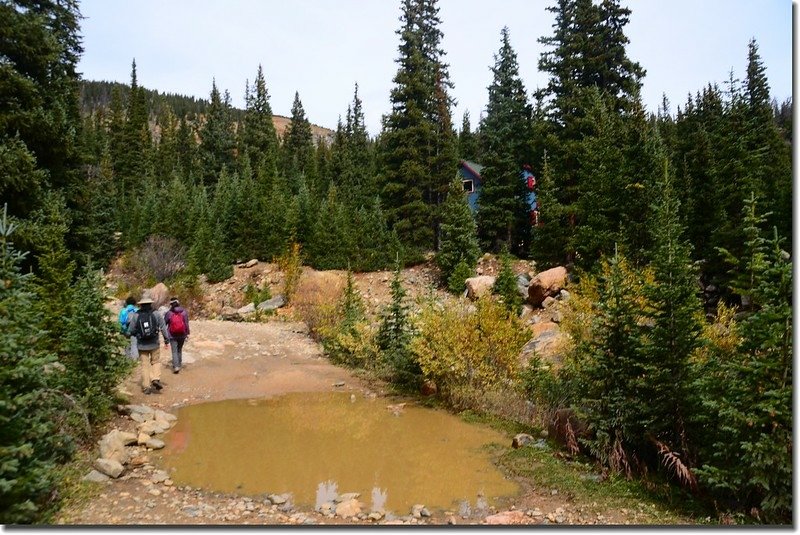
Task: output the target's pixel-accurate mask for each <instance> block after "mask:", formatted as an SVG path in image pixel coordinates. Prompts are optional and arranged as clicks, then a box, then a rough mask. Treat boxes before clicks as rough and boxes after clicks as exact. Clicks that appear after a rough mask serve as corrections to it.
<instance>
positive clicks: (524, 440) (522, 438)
mask: <svg viewBox="0 0 800 535" xmlns="http://www.w3.org/2000/svg"><path fill="white" fill-rule="evenodd" d="M531 442H533V436H531V435H529V434H527V433H519V434H517V435H516V436H515V437H514V440H512V441H511V447H512V448H514V449H518V448H521V447H523V446H526V445H528V444H530V443H531Z"/></svg>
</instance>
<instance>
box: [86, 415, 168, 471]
mask: <svg viewBox="0 0 800 535" xmlns="http://www.w3.org/2000/svg"><path fill="white" fill-rule="evenodd" d="M118 409H119V411H120V412H121V413H123V414H125V415H127V416H128V417H129V418H130V419H131V420H132V421H133V422H135V424H136V427H135V431H136V432H135V433H130V432H125V431H120V430H119V429H113V430H111V431H109V432H108V433H106V434H105V435H104V436H103V438H101V439H100V440H99V441H98V446H99V449H100V457H98V458H97V459H96V460H95V461H94V463H93V464H92V466H93V467H94V470H92V471H91V472H90V473H89V474H87V475H86V476H85V477H84V478H83V479H84V480H86V481H94V482H98V483H99V482H104V481H108V480H109V479H117V478H119V477H120V476H122V474H124V473H125V470H126V466H138V465H141V464H144V463H143V462H142V458H141V456H140V455H139V453H140V452H141V450H140V449H139V448H138V447H144V448H145V449H146V450H158V449H161V448H163V447H164V441H163V440H161V439H159V438H156V437H154V436H153V435H159V434H162V433H164V432H166V431H167V430H168V429H169V428H170V427H172V426H173V425H175V422H176V421H177V417H176V416H175V415H173V414H170V413H167V412H164V411H162V410H158V409H153V408H152V407H148V406H147V405H122V406H120V407H118ZM165 479H166V478H165Z"/></svg>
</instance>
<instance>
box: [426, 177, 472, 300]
mask: <svg viewBox="0 0 800 535" xmlns="http://www.w3.org/2000/svg"><path fill="white" fill-rule="evenodd" d="M479 255H480V247H479V246H478V237H477V227H476V225H475V219H474V218H473V216H472V211H471V210H470V209H469V205H468V204H467V199H466V195H465V194H464V191H463V187H462V185H461V180H459V179H458V178H456V179H455V180H453V181H452V182H451V184H450V190H449V191H448V193H447V200H446V201H445V202H444V204H443V205H442V226H441V245H440V247H439V252H438V253H436V264H437V265H438V266H439V269H440V271H441V277H442V281H443V282H445V283H446V282H448V281H449V280H450V276H451V275H452V274H453V272H454V270H455V268H456V266H458V265H459V264H460V263H462V262H463V263H464V264H465V265H466V267H467V269H469V270H470V271H471V270H473V269H474V268H475V264H476V263H477V261H478V256H479ZM462 272H463V270H462ZM463 282H464V281H463V280H462V281H461V283H462V284H463Z"/></svg>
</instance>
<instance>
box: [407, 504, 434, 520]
mask: <svg viewBox="0 0 800 535" xmlns="http://www.w3.org/2000/svg"><path fill="white" fill-rule="evenodd" d="M411 516H412V517H413V518H422V517H423V516H425V517H429V516H431V514H430V512H429V511H428V510H427V509H426V508H425V506H424V505H422V504H421V503H417V504H414V505H412V506H411Z"/></svg>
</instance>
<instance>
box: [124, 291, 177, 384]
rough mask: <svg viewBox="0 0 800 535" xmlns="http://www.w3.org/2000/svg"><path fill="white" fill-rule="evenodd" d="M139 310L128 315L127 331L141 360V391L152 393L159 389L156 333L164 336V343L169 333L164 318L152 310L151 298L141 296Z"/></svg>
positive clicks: (158, 358)
mask: <svg viewBox="0 0 800 535" xmlns="http://www.w3.org/2000/svg"><path fill="white" fill-rule="evenodd" d="M138 304H139V311H138V312H135V313H133V314H129V315H128V332H129V333H130V335H131V342H134V341H135V342H136V345H137V348H138V351H139V358H140V360H141V362H142V391H143V392H144V393H145V394H152V393H153V392H154V391H158V390H161V389H162V388H164V385H163V384H162V383H161V347H160V346H159V343H158V333H159V331H161V334H162V335H163V336H164V345H165V346H166V345H169V333H168V332H167V326H166V325H165V324H164V318H163V316H161V314H159V313H158V312H157V311H155V310H153V300H152V299H151V298H150V297H148V296H145V297H142V299H140V300H139V303H138Z"/></svg>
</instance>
